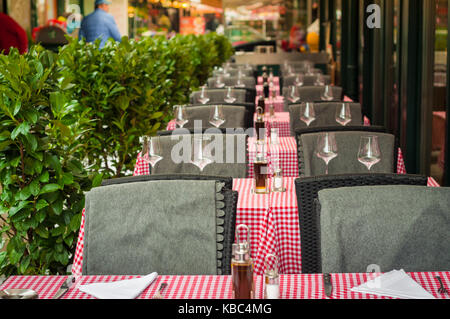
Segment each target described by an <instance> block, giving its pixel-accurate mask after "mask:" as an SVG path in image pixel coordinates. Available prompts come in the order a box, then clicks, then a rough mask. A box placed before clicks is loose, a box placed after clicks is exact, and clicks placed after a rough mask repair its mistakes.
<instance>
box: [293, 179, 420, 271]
mask: <svg viewBox="0 0 450 319" xmlns="http://www.w3.org/2000/svg"><path fill="white" fill-rule="evenodd" d="M427 181H428V178H427V176H421V175H408V174H376V173H371V174H368V173H365V174H342V175H321V176H314V177H302V178H297V179H296V180H295V193H296V195H297V202H298V217H299V224H300V244H301V252H302V256H301V257H302V273H304V274H305V273H307V274H316V273H321V272H322V269H321V260H320V234H319V231H320V229H319V228H317V226H318V224H319V216H318V215H317V214H316V211H315V206H314V202H315V200H317V196H318V195H317V194H318V192H319V191H320V190H322V189H329V188H340V187H353V186H375V185H421V186H427Z"/></svg>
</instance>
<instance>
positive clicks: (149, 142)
mask: <svg viewBox="0 0 450 319" xmlns="http://www.w3.org/2000/svg"><path fill="white" fill-rule="evenodd" d="M141 156H142V158H143V160H144V162H145V163H147V164H150V165H151V167H152V168H153V167H154V166H155V165H156V163H158V162H159V161H160V160H162V159H163V157H162V156H161V145H160V142H159V137H156V136H154V137H150V136H144V137H143V138H142V152H141Z"/></svg>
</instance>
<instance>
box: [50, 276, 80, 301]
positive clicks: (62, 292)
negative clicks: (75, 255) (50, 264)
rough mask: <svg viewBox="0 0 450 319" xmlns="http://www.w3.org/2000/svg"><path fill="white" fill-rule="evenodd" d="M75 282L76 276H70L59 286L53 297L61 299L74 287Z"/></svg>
mask: <svg viewBox="0 0 450 319" xmlns="http://www.w3.org/2000/svg"><path fill="white" fill-rule="evenodd" d="M74 283H75V277H73V276H69V278H67V279H66V280H65V281H64V282H63V284H62V285H61V287H59V289H58V291H57V292H56V294H55V295H54V296H53V299H60V298H62V297H63V296H64V295H65V294H66V292H67V291H69V290H70V288H72V286H73V284H74Z"/></svg>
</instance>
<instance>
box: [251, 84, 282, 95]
mask: <svg viewBox="0 0 450 319" xmlns="http://www.w3.org/2000/svg"><path fill="white" fill-rule="evenodd" d="M273 90H275V96H280V95H281V94H280V86H279V85H278V84H274V85H273V87H272V88H270V87H269V96H272V92H273ZM263 94H264V86H263V85H256V96H259V95H263Z"/></svg>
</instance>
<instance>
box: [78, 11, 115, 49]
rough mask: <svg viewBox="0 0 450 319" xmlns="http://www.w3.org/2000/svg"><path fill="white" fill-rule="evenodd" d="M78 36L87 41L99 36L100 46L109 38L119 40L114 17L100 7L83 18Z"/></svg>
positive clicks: (92, 40)
mask: <svg viewBox="0 0 450 319" xmlns="http://www.w3.org/2000/svg"><path fill="white" fill-rule="evenodd" d="M78 38H79V39H81V38H85V39H86V41H87V42H94V41H95V40H96V39H98V38H100V39H102V40H101V43H100V48H103V47H104V45H105V43H106V41H107V40H108V39H109V38H113V39H114V40H116V41H119V42H120V40H121V37H120V32H119V29H118V28H117V24H116V22H115V21H114V17H113V16H112V15H110V14H109V13H107V12H106V11H104V10H102V9H96V10H95V11H94V12H93V13H91V14H89V15H87V16H86V17H84V18H83V21H82V22H81V28H80V33H79V35H78Z"/></svg>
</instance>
